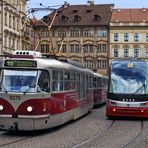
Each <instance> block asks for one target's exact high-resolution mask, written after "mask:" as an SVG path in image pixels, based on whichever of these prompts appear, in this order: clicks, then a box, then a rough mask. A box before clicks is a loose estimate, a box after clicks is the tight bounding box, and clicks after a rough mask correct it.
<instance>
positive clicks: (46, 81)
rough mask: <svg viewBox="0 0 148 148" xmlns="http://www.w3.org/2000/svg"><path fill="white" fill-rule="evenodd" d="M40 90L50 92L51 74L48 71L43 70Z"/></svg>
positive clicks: (39, 81)
mask: <svg viewBox="0 0 148 148" xmlns="http://www.w3.org/2000/svg"><path fill="white" fill-rule="evenodd" d="M38 85H39V88H38V91H40V90H39V89H41V91H45V92H50V75H49V73H48V72H47V71H43V70H42V71H41V73H40V76H39V80H38Z"/></svg>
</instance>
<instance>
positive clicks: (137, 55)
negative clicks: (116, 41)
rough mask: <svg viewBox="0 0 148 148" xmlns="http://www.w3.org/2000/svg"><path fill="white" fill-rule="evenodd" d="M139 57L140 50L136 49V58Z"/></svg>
mask: <svg viewBox="0 0 148 148" xmlns="http://www.w3.org/2000/svg"><path fill="white" fill-rule="evenodd" d="M137 57H139V49H137V48H135V49H134V58H137Z"/></svg>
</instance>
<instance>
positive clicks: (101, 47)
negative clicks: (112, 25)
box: [97, 44, 106, 53]
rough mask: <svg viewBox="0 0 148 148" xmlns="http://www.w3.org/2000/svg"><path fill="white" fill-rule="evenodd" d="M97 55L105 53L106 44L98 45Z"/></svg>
mask: <svg viewBox="0 0 148 148" xmlns="http://www.w3.org/2000/svg"><path fill="white" fill-rule="evenodd" d="M97 52H98V53H106V44H98V45H97Z"/></svg>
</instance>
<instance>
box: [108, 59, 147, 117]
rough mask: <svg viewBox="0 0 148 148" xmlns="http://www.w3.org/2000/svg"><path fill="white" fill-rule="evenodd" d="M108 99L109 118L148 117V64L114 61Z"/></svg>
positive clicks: (143, 62)
mask: <svg viewBox="0 0 148 148" xmlns="http://www.w3.org/2000/svg"><path fill="white" fill-rule="evenodd" d="M107 97H108V101H107V106H106V116H107V117H116V116H129V117H148V62H147V61H146V60H113V61H112V62H111V64H110V75H109V87H108V92H107Z"/></svg>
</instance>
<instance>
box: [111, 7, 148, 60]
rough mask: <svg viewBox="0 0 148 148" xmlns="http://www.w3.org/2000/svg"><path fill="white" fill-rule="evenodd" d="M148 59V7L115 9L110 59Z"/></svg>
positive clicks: (112, 21) (112, 20)
mask: <svg viewBox="0 0 148 148" xmlns="http://www.w3.org/2000/svg"><path fill="white" fill-rule="evenodd" d="M131 57H132V58H140V59H148V9H146V8H141V9H140V8H138V9H113V12H112V17H111V22H110V60H111V59H125V58H131Z"/></svg>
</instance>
